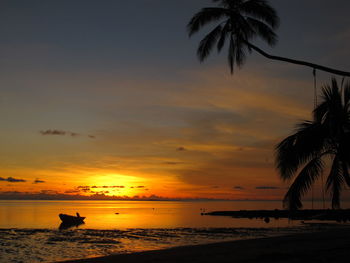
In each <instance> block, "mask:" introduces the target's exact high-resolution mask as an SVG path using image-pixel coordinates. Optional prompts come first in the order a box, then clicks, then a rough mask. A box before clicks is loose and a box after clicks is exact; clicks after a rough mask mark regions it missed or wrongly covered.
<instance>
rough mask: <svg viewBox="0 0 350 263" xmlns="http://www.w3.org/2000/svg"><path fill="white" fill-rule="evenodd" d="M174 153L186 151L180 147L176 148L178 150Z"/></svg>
mask: <svg viewBox="0 0 350 263" xmlns="http://www.w3.org/2000/svg"><path fill="white" fill-rule="evenodd" d="M176 151H178V152H184V151H187V149H186V148H185V147H183V146H181V147H178V148H177V149H176Z"/></svg>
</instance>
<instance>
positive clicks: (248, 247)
mask: <svg viewBox="0 0 350 263" xmlns="http://www.w3.org/2000/svg"><path fill="white" fill-rule="evenodd" d="M349 237H350V226H342V227H339V228H338V227H337V228H335V229H331V230H329V229H328V230H324V231H320V232H314V233H301V234H295V235H288V236H280V237H269V238H258V239H250V240H239V241H232V242H224V243H215V244H207V245H196V246H184V247H176V248H170V249H165V250H155V251H147V252H140V253H132V254H120V255H111V256H105V257H98V258H90V259H81V260H73V261H64V262H66V263H68V262H72V263H95V262H96V263H107V262H108V263H113V262H123V263H134V262H135V263H136V262H164V263H175V262H181V263H187V262H188V263H190V262H191V263H196V262H202V263H204V262H208V263H209V262H217V263H221V262H235V263H240V262H245V263H253V262H254V263H255V262H259V263H261V262H285V263H292V262H307V263H310V262H332V263H338V262H339V263H340V262H344V260H347V259H349V257H350V238H349Z"/></svg>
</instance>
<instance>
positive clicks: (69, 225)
mask: <svg viewBox="0 0 350 263" xmlns="http://www.w3.org/2000/svg"><path fill="white" fill-rule="evenodd" d="M84 224H85V223H84V222H81V223H67V222H66V223H64V222H62V223H61V224H60V226H59V227H58V230H67V229H71V228H78V227H79V226H81V225H84Z"/></svg>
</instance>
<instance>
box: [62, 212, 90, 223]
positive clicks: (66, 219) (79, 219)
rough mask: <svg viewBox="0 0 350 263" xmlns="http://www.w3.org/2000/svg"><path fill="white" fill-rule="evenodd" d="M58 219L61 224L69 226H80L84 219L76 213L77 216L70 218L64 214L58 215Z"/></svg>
mask: <svg viewBox="0 0 350 263" xmlns="http://www.w3.org/2000/svg"><path fill="white" fill-rule="evenodd" d="M58 216H59V218H60V219H61V220H62V223H64V224H69V225H80V224H83V223H84V219H85V217H82V216H80V215H79V213H77V216H71V215H66V214H59V215H58Z"/></svg>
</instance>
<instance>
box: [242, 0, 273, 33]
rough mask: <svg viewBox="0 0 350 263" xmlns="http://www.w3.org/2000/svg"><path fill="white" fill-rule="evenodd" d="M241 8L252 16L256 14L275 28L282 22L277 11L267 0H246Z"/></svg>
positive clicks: (256, 16)
mask: <svg viewBox="0 0 350 263" xmlns="http://www.w3.org/2000/svg"><path fill="white" fill-rule="evenodd" d="M241 10H242V11H243V12H244V13H245V14H247V15H250V16H254V17H255V18H258V19H260V20H262V21H263V22H265V23H267V24H268V25H269V26H271V27H272V28H273V29H277V28H278V26H279V23H280V20H279V17H278V15H277V12H276V10H275V9H274V8H272V7H271V6H270V5H269V4H268V3H267V1H265V0H248V1H245V2H244V3H243V4H242V6H241Z"/></svg>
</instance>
